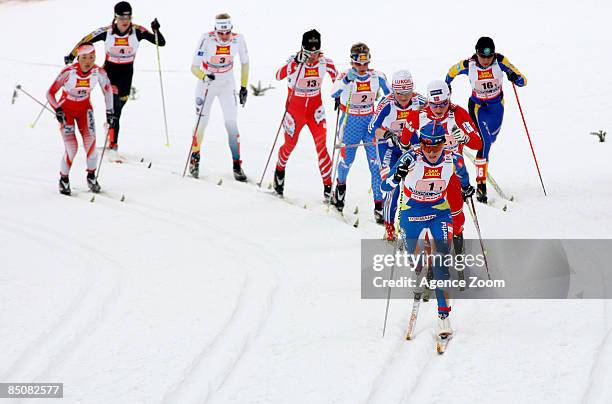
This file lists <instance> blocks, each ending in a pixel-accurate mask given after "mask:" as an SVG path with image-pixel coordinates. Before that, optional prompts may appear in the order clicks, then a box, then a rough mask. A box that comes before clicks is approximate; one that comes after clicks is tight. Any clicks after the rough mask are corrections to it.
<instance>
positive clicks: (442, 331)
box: [436, 313, 453, 338]
mask: <svg viewBox="0 0 612 404" xmlns="http://www.w3.org/2000/svg"><path fill="white" fill-rule="evenodd" d="M436 334H437V335H438V337H440V338H448V337H449V336H451V335H452V334H453V329H452V328H451V325H450V320H449V319H448V313H438V332H437V333H436Z"/></svg>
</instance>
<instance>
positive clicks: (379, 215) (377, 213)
mask: <svg viewBox="0 0 612 404" xmlns="http://www.w3.org/2000/svg"><path fill="white" fill-rule="evenodd" d="M374 219H375V220H376V223H377V224H384V223H385V219H384V217H383V203H382V201H377V202H374Z"/></svg>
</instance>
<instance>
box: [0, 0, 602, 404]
mask: <svg viewBox="0 0 612 404" xmlns="http://www.w3.org/2000/svg"><path fill="white" fill-rule="evenodd" d="M131 3H132V5H133V8H134V21H135V22H136V23H139V24H142V25H145V26H147V27H148V26H149V22H150V21H151V20H152V19H153V18H154V17H157V18H158V19H159V21H160V23H161V31H162V32H163V33H164V35H165V37H166V39H167V42H168V45H167V46H166V47H165V48H163V49H161V58H162V67H163V69H164V85H165V92H166V106H167V110H168V122H169V128H170V140H171V147H169V148H167V147H165V145H164V144H165V139H164V132H163V120H162V114H161V111H162V106H161V100H160V91H159V81H158V75H157V71H156V68H157V66H156V54H155V47H154V46H151V45H150V44H149V43H146V42H142V43H141V46H140V50H139V53H138V56H137V61H136V64H135V65H136V69H137V72H136V74H135V78H134V86H135V87H136V88H137V89H138V91H139V99H138V100H136V101H129V102H128V104H127V105H126V107H125V109H124V114H123V118H122V133H121V139H120V142H121V151H122V153H124V154H125V155H127V156H128V157H129V158H130V161H129V162H128V163H126V164H123V165H119V164H109V163H108V162H104V164H103V166H102V171H101V174H100V183H101V185H102V187H103V188H104V189H105V190H107V191H109V192H111V193H113V194H116V195H121V194H125V195H126V201H125V202H119V201H116V200H113V199H111V198H106V197H103V196H99V197H98V198H96V202H95V203H90V202H89V194H87V193H86V192H85V190H86V184H85V171H84V167H85V164H84V158H83V150H82V149H80V150H79V154H77V157H76V162H75V165H74V167H73V170H72V173H71V180H72V185H73V189H74V190H75V191H77V192H79V193H80V194H81V195H80V196H77V197H75V198H67V197H64V196H61V195H59V194H58V192H57V179H58V172H59V161H60V158H61V156H62V153H63V144H62V141H61V137H60V135H59V132H58V128H57V123H56V122H55V120H54V118H53V116H51V114H48V113H46V112H45V114H44V115H43V117H42V118H41V120H40V121H39V123H38V124H37V125H36V127H35V129H31V128H29V127H28V124H30V123H31V122H32V121H33V120H34V118H35V116H36V114H37V113H38V111H39V106H37V105H36V104H34V103H33V102H32V101H30V100H29V99H28V98H27V97H25V96H24V95H23V94H20V95H19V97H18V99H17V100H16V103H15V105H11V104H10V98H11V94H12V91H13V88H14V86H15V85H16V84H21V85H22V86H23V88H24V89H25V90H27V91H29V92H31V93H32V94H33V95H35V96H36V97H39V98H40V99H43V100H44V94H45V91H46V90H47V88H48V87H49V86H50V85H51V83H52V81H53V79H54V78H55V76H56V75H57V73H58V72H59V70H60V68H61V66H62V64H63V63H62V62H63V56H64V55H65V54H67V52H68V51H69V50H70V49H71V48H72V46H73V45H74V44H75V43H76V41H78V40H79V39H80V38H81V37H82V36H84V35H85V34H86V33H88V32H90V31H92V30H93V29H95V28H98V27H100V26H103V25H107V24H108V23H110V21H111V19H112V7H113V4H114V1H74V0H57V1H47V2H27V3H21V2H10V1H9V2H3V3H2V4H1V5H0V27H1V30H2V34H3V35H2V37H3V41H2V45H1V46H2V56H0V116H1V117H2V119H0V130H1V136H0V184H1V185H2V187H1V188H0V263H1V264H0V265H1V266H0V267H1V270H0V296H1V300H0V301H1V303H2V304H1V305H0V324H1V326H0V345H1V346H2V351H1V353H0V381H3V382H8V381H12V382H30V381H41V382H63V383H64V391H65V398H64V402H70V403H72V402H83V403H111V402H112V403H115V402H116V403H159V402H164V403H201V402H208V401H209V402H215V403H230V402H233V403H252V402H258V403H289V402H290V403H357V402H372V403H399V402H403V403H413V402H414V403H416V402H418V403H430V402H438V403H439V402H452V403H491V402H499V403H512V402H522V403H542V402H555V403H576V402H585V403H612V387H611V384H610V379H609V378H610V375H611V374H612V341H611V340H612V337H610V330H611V329H612V328H611V327H612V305H611V304H610V303H609V302H608V301H602V300H585V301H577V300H574V301H544V300H537V301H461V302H457V304H455V305H454V307H453V312H452V324H453V327H454V328H455V330H456V331H457V334H456V337H455V338H454V340H453V341H452V343H451V344H452V345H451V346H449V351H448V352H447V353H446V354H445V355H444V356H442V357H439V356H437V355H435V353H434V351H433V347H432V340H431V338H430V334H431V331H432V329H433V326H434V324H435V303H429V304H428V305H422V306H421V307H422V310H421V314H420V317H419V322H418V325H417V330H416V331H417V338H416V339H415V340H414V341H412V342H407V341H405V340H404V339H403V334H404V330H405V326H406V323H407V319H408V316H409V312H410V302H406V301H393V302H392V303H391V310H390V320H389V324H388V329H387V335H386V337H385V338H384V339H383V338H381V327H382V321H383V315H384V309H385V302H384V301H367V300H362V299H360V278H359V273H360V272H359V271H360V266H359V260H360V240H361V239H363V238H380V237H381V235H382V231H383V229H382V228H381V227H380V226H377V225H376V224H375V223H374V222H373V218H372V217H371V209H372V202H371V195H370V194H369V193H368V189H369V173H368V170H367V165H366V162H365V158H364V154H363V151H362V150H360V151H359V152H358V155H357V159H356V163H355V164H354V166H353V168H352V170H351V174H350V177H349V183H348V194H347V195H348V196H347V203H348V205H349V206H351V207H353V206H355V205H358V206H359V208H360V211H361V226H360V228H359V229H354V228H352V227H350V226H347V225H345V224H343V223H341V222H340V221H339V220H338V219H337V218H336V217H335V216H334V215H329V214H327V213H325V210H324V209H323V208H319V207H318V204H319V201H320V199H321V194H322V186H321V182H320V177H319V174H318V169H317V166H316V162H315V160H316V155H315V152H314V145H313V142H312V138H311V136H310V134H309V132H308V131H307V130H306V129H305V130H304V131H303V132H302V133H301V140H300V142H299V144H298V147H297V148H296V150H295V152H294V154H293V155H292V157H291V160H290V162H289V166H288V168H287V178H286V189H285V193H286V195H288V196H290V197H293V198H296V199H299V200H302V201H305V202H307V203H308V204H309V205H310V206H311V207H312V208H310V209H300V208H298V207H295V206H291V205H289V204H286V203H284V202H282V201H279V200H278V199H276V198H274V197H272V196H269V195H266V194H265V193H261V192H257V191H256V189H255V186H254V185H244V184H239V183H236V182H235V181H234V180H233V179H232V176H231V158H230V154H229V149H228V147H227V137H226V134H225V129H224V127H223V121H222V119H221V116H220V112H221V111H220V109H219V108H218V106H216V105H215V107H214V108H213V116H212V118H211V122H210V125H209V127H208V129H207V131H206V133H205V140H204V149H203V156H202V166H201V171H202V174H203V175H202V178H201V179H200V180H194V179H190V178H187V179H183V178H181V176H180V174H177V173H182V170H183V166H184V164H185V158H186V156H187V150H188V148H189V144H190V140H191V133H192V128H193V124H194V122H195V118H194V116H195V114H194V100H193V89H194V86H195V82H196V79H195V78H194V77H193V76H192V75H191V74H190V73H189V67H190V64H191V59H192V55H193V52H194V50H195V47H196V44H197V41H198V38H199V37H200V35H201V34H202V33H203V32H205V31H209V30H210V29H212V27H213V19H214V15H215V14H217V13H219V12H224V11H227V12H229V13H230V14H231V15H232V17H233V21H234V26H235V30H236V31H237V32H241V33H243V34H244V35H245V37H246V40H247V43H248V47H249V51H250V57H251V83H256V82H257V81H258V80H261V82H262V84H263V85H268V84H270V83H271V84H272V85H274V86H275V87H276V89H274V90H271V91H269V92H268V93H267V94H266V96H264V97H254V96H253V95H252V94H250V95H249V99H248V102H247V104H246V107H245V108H244V109H243V108H240V110H239V128H240V130H241V140H242V153H243V161H244V168H245V171H246V173H247V175H249V177H250V179H251V180H252V181H253V182H255V181H258V180H259V176H260V174H261V172H262V169H263V166H264V164H265V160H266V158H267V155H268V152H269V149H270V146H271V144H272V141H273V139H274V135H275V131H276V129H277V127H278V124H279V120H280V117H281V115H282V113H283V106H284V99H285V95H286V83H285V82H275V80H274V74H275V72H276V69H277V68H279V67H280V66H281V65H282V64H283V63H284V61H285V60H286V59H287V57H288V56H289V55H290V54H291V53H292V52H294V51H295V50H297V48H298V46H299V43H300V39H301V34H302V32H304V31H305V30H308V29H311V28H317V29H318V30H319V31H320V32H321V33H322V37H323V39H322V43H323V49H324V50H325V52H326V54H327V56H329V57H331V58H332V59H333V60H334V61H335V62H336V65H337V67H338V68H339V69H345V68H347V67H348V53H349V48H350V45H351V44H352V43H354V42H357V41H364V42H366V43H367V44H368V45H369V46H370V47H371V50H372V56H373V63H372V67H374V68H376V69H379V70H382V71H384V72H385V73H386V74H387V76H389V77H390V76H391V75H392V73H393V71H395V70H398V69H400V68H409V69H410V70H411V71H412V73H413V76H414V79H415V82H416V87H417V90H420V91H424V90H425V87H426V85H427V82H428V81H430V80H434V79H441V78H443V77H444V75H445V74H446V72H447V70H448V68H449V67H450V66H451V65H452V64H454V63H456V62H457V61H458V60H460V59H462V58H466V57H468V56H470V55H471V53H472V50H473V46H474V43H475V41H476V39H477V38H478V37H479V36H481V35H489V36H492V37H493V38H494V39H495V42H496V45H497V50H498V51H499V52H501V53H503V54H505V55H506V56H507V57H508V58H509V59H510V60H511V61H512V62H513V63H514V64H515V65H516V66H517V67H518V68H519V69H520V70H521V72H523V73H524V74H525V75H526V76H527V78H528V86H527V87H525V88H523V89H520V90H519V94H520V97H521V102H522V104H523V108H524V111H525V114H526V119H527V123H528V125H529V129H530V131H531V135H532V137H533V142H534V147H535V149H536V152H537V156H538V158H539V162H540V167H541V168H542V175H543V177H544V181H545V184H546V187H547V190H548V196H547V197H544V195H543V193H542V190H541V188H540V184H539V180H538V177H537V174H536V171H535V166H534V164H533V161H532V157H531V152H530V150H529V145H528V143H527V139H526V136H525V133H524V129H523V126H522V122H521V119H520V115H519V113H518V108H517V105H516V101H515V100H514V95H513V92H512V89H511V87H510V86H509V85H508V83H507V82H506V85H505V90H506V91H505V93H506V115H505V118H504V125H503V128H502V132H501V135H500V137H499V138H498V141H497V143H496V144H495V145H494V148H493V152H492V163H491V164H490V170H491V172H492V173H493V175H494V176H495V177H496V179H497V181H498V182H499V183H500V184H501V185H502V187H503V188H504V189H505V190H506V192H508V193H510V194H513V195H515V198H516V201H515V202H514V203H511V204H510V206H509V209H508V211H507V212H505V213H504V212H501V211H500V210H498V209H491V208H487V207H485V206H482V205H478V206H477V208H478V214H479V219H480V222H481V227H482V230H483V233H484V235H485V236H486V237H507V238H529V237H535V238H541V237H542V238H543V237H550V238H608V237H610V228H611V226H612V219H611V217H612V216H611V215H610V213H609V206H610V201H611V197H612V188H611V187H610V183H611V182H612V170H611V169H612V164H611V163H610V158H609V156H610V151H611V149H610V143H609V142H606V143H598V141H597V139H596V138H595V137H594V136H590V135H589V132H590V131H592V130H599V129H604V130H606V129H610V127H611V123H612V122H611V121H612V118H611V115H610V113H609V109H610V104H611V101H610V88H611V87H612V86H611V85H612V76H611V75H610V74H609V71H608V70H609V69H608V66H609V64H610V62H611V61H612V60H611V57H610V48H611V47H610V45H611V41H610V38H611V29H610V25H609V15H610V12H611V11H612V5H611V4H610V3H609V2H605V1H583V2H577V1H573V2H570V1H559V2H548V1H512V2H471V1H465V2H450V1H439V2H408V1H403V2H401V1H393V2H391V1H387V2H363V1H353V2H335V3H334V2H324V1H320V0H311V1H308V2H280V1H279V2H249V1H227V2H224V3H223V4H218V3H212V4H211V3H206V2H202V1H181V2H178V1H174V2H162V1H143V0H138V1H132V2H131ZM97 49H98V63H99V64H101V63H102V60H103V48H102V45H101V44H98V45H97ZM324 87H325V90H324V93H323V94H324V100H325V105H326V108H327V118H328V126H329V127H330V128H331V127H333V125H334V123H335V115H334V113H333V109H332V106H333V102H332V100H331V98H330V97H329V90H330V87H331V84H330V82H329V81H327V82H325V84H324ZM453 90H454V92H453V100H454V101H455V102H457V103H459V104H460V105H462V106H464V107H467V98H468V95H469V85H468V83H467V78H466V77H465V76H460V77H459V78H457V79H456V80H455V81H454V84H453ZM93 103H94V106H95V108H96V117H97V127H98V142H99V143H101V141H102V140H103V136H102V133H103V127H102V124H103V122H104V108H103V100H102V98H101V96H100V95H99V91H98V90H96V95H95V96H94V97H93ZM331 143H332V136H331V130H330V133H329V136H328V145H331ZM141 158H144V159H145V161H146V162H147V163H148V162H152V166H151V168H150V169H148V168H147V164H146V163H145V164H141V163H140V162H139V161H140V159H141ZM275 158H276V153H275V155H274V158H273V162H272V164H271V169H270V170H269V171H268V177H267V179H266V181H265V183H266V184H267V183H268V182H269V181H270V180H271V172H272V167H273V165H274V161H275ZM219 178H223V185H222V186H218V185H216V182H217V181H218V179H219ZM466 216H467V222H466V236H467V237H475V235H476V233H475V229H474V227H473V225H472V223H471V222H470V218H469V215H466ZM609 268H610V266H609V264H608V266H607V267H604V268H599V270H602V271H606V270H607V271H609Z"/></svg>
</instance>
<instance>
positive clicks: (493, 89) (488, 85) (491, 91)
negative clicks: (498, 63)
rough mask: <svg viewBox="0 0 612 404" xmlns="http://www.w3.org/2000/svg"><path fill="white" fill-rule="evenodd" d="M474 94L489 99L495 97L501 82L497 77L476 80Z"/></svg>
mask: <svg viewBox="0 0 612 404" xmlns="http://www.w3.org/2000/svg"><path fill="white" fill-rule="evenodd" d="M474 91H476V95H477V96H478V98H481V99H490V98H494V97H497V96H498V95H499V93H500V92H501V83H500V81H499V80H498V79H493V80H478V81H477V82H476V88H475V89H474Z"/></svg>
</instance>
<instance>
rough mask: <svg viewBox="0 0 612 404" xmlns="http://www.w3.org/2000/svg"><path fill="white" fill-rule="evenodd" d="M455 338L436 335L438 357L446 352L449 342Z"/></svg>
mask: <svg viewBox="0 0 612 404" xmlns="http://www.w3.org/2000/svg"><path fill="white" fill-rule="evenodd" d="M451 338H453V334H440V335H436V352H437V353H438V355H442V354H443V353H444V352H446V347H447V346H448V343H449V341H450V340H451Z"/></svg>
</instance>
